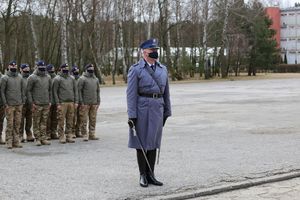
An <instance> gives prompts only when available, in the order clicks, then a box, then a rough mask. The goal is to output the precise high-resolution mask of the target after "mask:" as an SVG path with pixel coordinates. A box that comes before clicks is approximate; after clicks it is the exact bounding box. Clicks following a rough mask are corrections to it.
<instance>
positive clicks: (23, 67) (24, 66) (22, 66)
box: [20, 63, 29, 69]
mask: <svg viewBox="0 0 300 200" xmlns="http://www.w3.org/2000/svg"><path fill="white" fill-rule="evenodd" d="M20 67H21V69H25V68H26V67H29V65H28V64H26V63H25V64H21V66H20Z"/></svg>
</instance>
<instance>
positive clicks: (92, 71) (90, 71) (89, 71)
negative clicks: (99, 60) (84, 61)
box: [86, 69, 94, 74]
mask: <svg viewBox="0 0 300 200" xmlns="http://www.w3.org/2000/svg"><path fill="white" fill-rule="evenodd" d="M86 71H87V72H88V73H90V74H93V73H94V70H93V69H88V70H86Z"/></svg>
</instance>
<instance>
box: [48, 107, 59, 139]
mask: <svg viewBox="0 0 300 200" xmlns="http://www.w3.org/2000/svg"><path fill="white" fill-rule="evenodd" d="M57 124H58V122H57V106H56V105H55V104H52V105H51V106H50V110H49V116H48V120H47V136H48V137H50V136H51V134H56V132H57Z"/></svg>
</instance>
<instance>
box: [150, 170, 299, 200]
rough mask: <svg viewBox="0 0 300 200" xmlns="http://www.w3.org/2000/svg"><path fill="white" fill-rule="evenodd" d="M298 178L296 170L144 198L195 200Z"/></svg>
mask: <svg viewBox="0 0 300 200" xmlns="http://www.w3.org/2000/svg"><path fill="white" fill-rule="evenodd" d="M298 177H300V171H298V170H297V171H294V172H289V173H284V174H279V175H273V176H269V177H264V178H257V179H252V180H247V181H242V182H238V183H232V184H226V185H223V186H216V187H211V188H205V189H199V190H193V191H186V192H182V193H176V194H170V195H161V196H155V197H150V198H146V199H147V200H158V199H160V200H182V199H191V198H196V197H204V196H208V195H215V194H219V193H223V192H229V191H232V190H239V189H244V188H249V187H253V186H258V185H263V184H266V183H274V182H279V181H284V180H289V179H293V178H298Z"/></svg>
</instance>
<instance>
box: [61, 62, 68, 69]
mask: <svg viewBox="0 0 300 200" xmlns="http://www.w3.org/2000/svg"><path fill="white" fill-rule="evenodd" d="M68 66H69V65H68V64H67V63H64V64H62V65H61V66H60V68H65V67H68Z"/></svg>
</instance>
